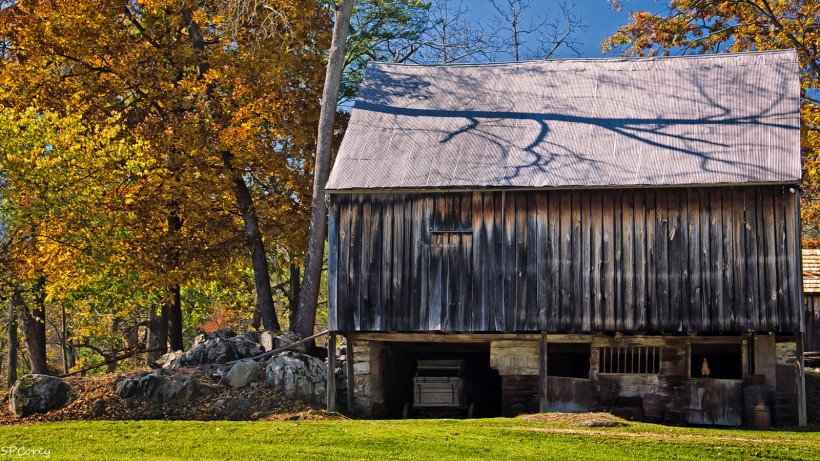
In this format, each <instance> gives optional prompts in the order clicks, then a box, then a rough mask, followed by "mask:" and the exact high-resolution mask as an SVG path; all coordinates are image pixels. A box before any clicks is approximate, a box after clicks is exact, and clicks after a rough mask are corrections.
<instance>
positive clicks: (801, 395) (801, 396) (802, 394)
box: [794, 333, 806, 427]
mask: <svg viewBox="0 0 820 461" xmlns="http://www.w3.org/2000/svg"><path fill="white" fill-rule="evenodd" d="M794 336H795V341H796V342H797V348H796V352H797V354H796V355H797V357H795V367H796V368H797V369H796V370H795V374H794V379H795V380H797V382H796V383H795V384H797V425H798V426H801V427H802V426H805V425H806V373H805V372H804V366H805V364H804V363H803V333H797V334H795V335H794Z"/></svg>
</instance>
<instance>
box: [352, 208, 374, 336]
mask: <svg viewBox="0 0 820 461" xmlns="http://www.w3.org/2000/svg"><path fill="white" fill-rule="evenodd" d="M359 197H361V200H360V202H361V207H362V209H361V213H362V215H361V216H362V217H361V220H362V221H361V222H362V227H361V242H362V243H361V249H362V250H361V251H362V253H361V256H362V261H361V269H360V270H361V272H360V273H359V274H358V279H359V281H358V285H359V286H358V287H357V288H358V291H357V293H358V296H356V298H357V299H356V303H357V306H358V308H359V317H360V318H361V322H360V328H361V329H362V330H372V329H373V325H372V318H371V317H370V307H371V304H370V283H371V281H372V280H371V278H370V267H371V262H372V254H373V245H372V244H373V240H372V237H373V233H372V232H371V231H372V229H373V226H372V224H371V222H370V221H371V219H372V217H373V215H372V213H371V208H372V207H373V205H374V203H373V202H374V200H372V199H371V198H370V197H365V196H363V195H360V196H359Z"/></svg>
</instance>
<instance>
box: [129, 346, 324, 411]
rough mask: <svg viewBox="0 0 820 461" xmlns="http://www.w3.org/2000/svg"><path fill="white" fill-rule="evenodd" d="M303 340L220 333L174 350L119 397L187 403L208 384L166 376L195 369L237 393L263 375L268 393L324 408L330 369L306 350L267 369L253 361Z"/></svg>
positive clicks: (290, 353) (287, 353) (273, 359)
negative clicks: (306, 352) (186, 348)
mask: <svg viewBox="0 0 820 461" xmlns="http://www.w3.org/2000/svg"><path fill="white" fill-rule="evenodd" d="M300 340H301V338H300V337H299V336H297V335H296V334H295V333H292V332H286V333H282V334H276V333H273V332H262V333H260V334H256V333H249V334H246V335H243V336H238V335H237V334H236V333H235V332H233V331H231V330H219V331H216V332H214V333H206V334H202V335H199V336H197V338H196V339H195V340H194V343H193V345H192V346H191V348H190V349H189V350H188V351H175V352H171V353H169V354H166V355H164V356H163V357H161V358H160V359H159V360H158V361H157V365H158V366H160V368H159V369H158V370H156V371H154V372H150V373H144V374H143V375H142V376H140V377H139V378H133V379H125V380H123V381H122V382H121V383H120V385H119V386H118V388H117V394H118V395H119V396H120V397H121V398H123V399H137V400H138V401H140V402H156V403H168V402H172V403H180V402H187V401H188V400H190V399H191V398H193V397H195V396H196V395H198V394H200V393H207V392H208V390H209V389H208V386H209V384H207V383H202V382H199V381H197V380H196V379H193V378H192V377H191V376H189V375H178V376H174V377H167V376H165V375H164V374H163V373H164V371H168V370H177V369H179V368H180V367H191V366H194V367H196V368H197V371H198V372H199V374H201V375H205V376H208V377H210V378H211V379H213V380H214V382H216V383H218V384H219V385H221V386H225V387H230V388H233V389H238V388H242V387H245V386H248V385H250V384H253V383H254V381H256V379H257V378H258V377H259V376H260V374H261V373H263V372H264V374H265V377H266V381H267V384H268V386H269V387H270V388H273V389H278V390H280V391H281V392H282V393H284V395H286V396H288V397H291V398H296V399H299V400H302V401H304V402H307V403H313V404H324V403H325V399H326V388H327V366H326V365H325V362H324V361H322V360H320V359H317V358H315V357H311V356H309V355H306V354H304V353H303V352H304V345H302V344H299V345H296V346H294V349H297V350H299V349H301V352H297V351H285V352H281V353H278V354H276V355H274V356H272V357H271V358H270V359H269V360H268V361H267V362H266V363H265V364H261V363H258V362H256V361H254V360H252V359H251V358H253V357H257V356H259V355H261V354H263V353H265V352H266V351H270V350H273V349H279V348H282V347H286V346H288V345H291V344H294V343H297V342H299V341H300ZM229 362H234V363H232V364H229Z"/></svg>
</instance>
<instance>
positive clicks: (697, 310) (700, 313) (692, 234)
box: [684, 189, 708, 332]
mask: <svg viewBox="0 0 820 461" xmlns="http://www.w3.org/2000/svg"><path fill="white" fill-rule="evenodd" d="M686 199H687V205H686V208H687V211H688V219H687V229H688V234H689V244H688V250H689V251H688V257H687V262H688V267H687V270H688V275H689V277H688V280H689V283H688V286H687V290H686V292H685V293H684V294H685V295H688V296H689V314H688V316H687V318H688V322H687V323H686V331H687V332H690V331H691V332H697V331H701V328H703V317H704V303H703V296H704V291H703V273H702V269H701V252H702V251H703V246H704V245H707V244H708V238H707V239H701V229H702V223H701V217H702V215H703V210H702V209H701V203H700V191H699V190H698V189H689V190H687V192H686Z"/></svg>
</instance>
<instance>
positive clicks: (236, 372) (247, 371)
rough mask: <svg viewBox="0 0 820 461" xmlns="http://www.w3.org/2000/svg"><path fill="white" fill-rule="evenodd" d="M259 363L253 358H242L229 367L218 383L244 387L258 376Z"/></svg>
mask: <svg viewBox="0 0 820 461" xmlns="http://www.w3.org/2000/svg"><path fill="white" fill-rule="evenodd" d="M259 368H260V365H259V364H258V363H256V362H255V361H253V360H242V361H241V362H237V363H236V364H234V366H233V367H231V369H230V371H228V373H227V374H226V375H225V377H223V378H222V380H221V381H220V383H219V384H222V385H223V386H230V387H233V388H239V387H245V386H247V385H248V384H250V383H251V382H252V381H255V380H256V378H258V377H259Z"/></svg>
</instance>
